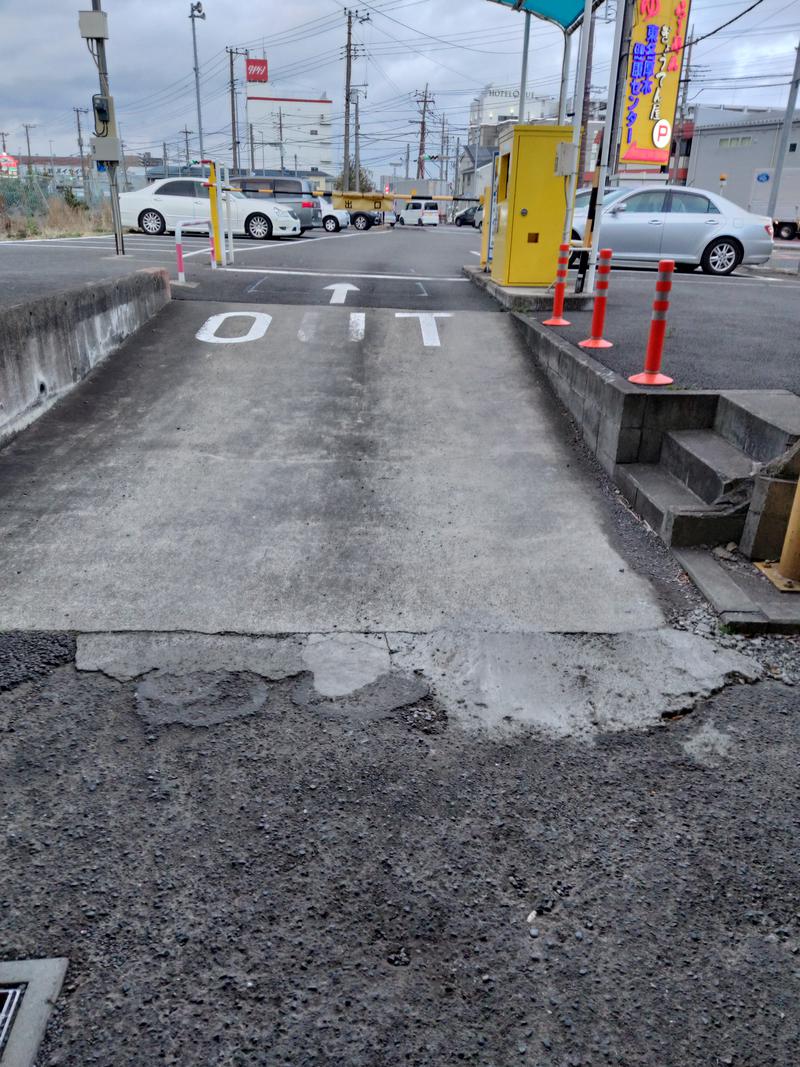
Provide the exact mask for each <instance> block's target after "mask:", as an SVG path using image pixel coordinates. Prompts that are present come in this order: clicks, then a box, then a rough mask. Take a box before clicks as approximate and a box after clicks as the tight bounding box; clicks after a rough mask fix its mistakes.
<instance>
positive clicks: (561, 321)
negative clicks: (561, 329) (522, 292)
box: [542, 316, 572, 326]
mask: <svg viewBox="0 0 800 1067" xmlns="http://www.w3.org/2000/svg"><path fill="white" fill-rule="evenodd" d="M571 325H572V323H571V322H570V321H569V319H565V318H562V317H560V316H558V317H556V318H552V319H545V320H544V322H543V323H542V326H571Z"/></svg>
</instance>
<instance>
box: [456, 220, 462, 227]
mask: <svg viewBox="0 0 800 1067" xmlns="http://www.w3.org/2000/svg"><path fill="white" fill-rule="evenodd" d="M463 225H464V220H463V219H456V226H463Z"/></svg>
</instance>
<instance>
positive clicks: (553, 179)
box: [492, 126, 572, 286]
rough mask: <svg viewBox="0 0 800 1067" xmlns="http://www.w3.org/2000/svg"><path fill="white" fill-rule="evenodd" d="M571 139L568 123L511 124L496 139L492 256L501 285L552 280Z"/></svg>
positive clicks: (542, 283) (565, 198)
mask: <svg viewBox="0 0 800 1067" xmlns="http://www.w3.org/2000/svg"><path fill="white" fill-rule="evenodd" d="M571 141H572V127H570V126H514V127H512V128H511V129H510V130H509V131H508V132H507V133H506V134H505V136H504V137H503V138H502V139H501V141H500V154H499V158H498V160H497V165H498V168H499V172H498V176H497V214H496V220H497V222H496V226H497V229H496V232H495V236H494V251H493V255H492V278H493V279H494V281H496V282H498V283H499V284H500V285H526V286H528V285H529V286H538V285H542V286H547V285H551V284H552V283H553V282H554V281H555V277H556V266H557V263H556V261H557V259H558V246H559V245H560V244H561V239H562V237H563V232H564V213H565V211H566V208H567V192H568V184H569V180H568V178H567V177H566V175H565V174H564V173H561V172H563V171H567V172H568V170H569V162H570V159H571V156H570V147H571ZM562 144H565V145H566V146H567V147H565V148H564V149H561V148H560V147H559V146H560V145H562Z"/></svg>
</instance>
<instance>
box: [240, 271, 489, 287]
mask: <svg viewBox="0 0 800 1067" xmlns="http://www.w3.org/2000/svg"><path fill="white" fill-rule="evenodd" d="M225 273H226V274H280V275H284V276H285V277H290V278H291V277H295V278H374V279H375V280H377V281H381V282H466V283H467V284H469V278H449V277H440V276H438V275H430V276H428V275H422V276H420V275H418V274H345V273H343V272H337V273H334V272H333V271H321V270H269V269H268V268H267V267H225Z"/></svg>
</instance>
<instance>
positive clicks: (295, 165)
mask: <svg viewBox="0 0 800 1067" xmlns="http://www.w3.org/2000/svg"><path fill="white" fill-rule="evenodd" d="M294 176H295V178H296V177H297V152H295V154H294Z"/></svg>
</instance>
